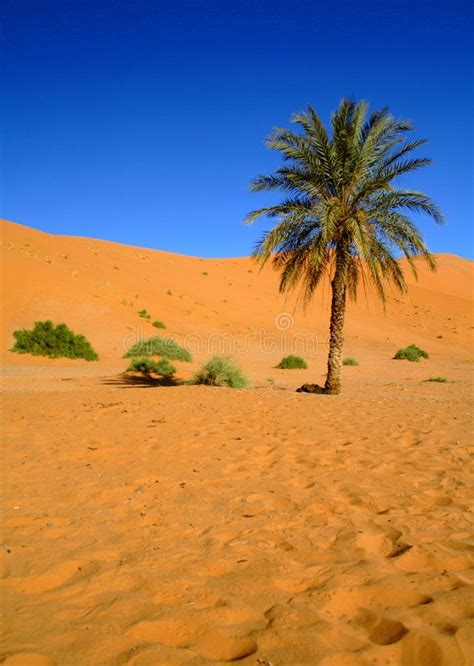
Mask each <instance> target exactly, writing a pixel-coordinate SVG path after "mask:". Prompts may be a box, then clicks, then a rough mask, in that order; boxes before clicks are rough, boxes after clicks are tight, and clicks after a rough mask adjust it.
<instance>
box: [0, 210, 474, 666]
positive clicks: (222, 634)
mask: <svg viewBox="0 0 474 666" xmlns="http://www.w3.org/2000/svg"><path fill="white" fill-rule="evenodd" d="M2 258H3V281H2V299H3V303H4V306H5V307H4V316H3V322H2V350H3V351H2V358H3V361H4V364H3V365H4V367H3V375H4V377H3V382H4V389H3V406H4V409H3V439H4V443H5V455H4V456H3V469H2V481H3V483H2V500H1V508H2V514H1V515H2V529H3V547H2V548H1V549H0V555H1V574H2V580H1V581H0V582H1V586H2V592H1V594H2V606H3V609H4V613H3V615H4V632H3V640H2V644H1V647H0V661H1V660H2V659H3V660H4V661H3V663H4V664H5V665H6V666H14V665H15V664H16V665H17V666H18V665H20V666H35V665H36V666H41V665H43V666H48V665H49V666H54V665H56V666H84V665H86V666H88V665H91V666H102V665H103V666H115V665H121V664H124V665H125V664H126V665H127V666H158V665H159V666H165V665H167V666H171V665H173V666H178V665H181V664H192V665H196V666H197V665H200V664H224V663H229V662H233V661H237V660H239V661H238V663H242V664H253V665H257V664H260V665H267V666H298V665H301V666H303V665H304V666H306V665H308V666H310V665H313V664H314V665H318V666H319V665H321V666H339V665H341V666H346V665H349V666H368V665H376V666H380V665H381V664H384V665H385V664H387V665H392V666H395V665H397V666H398V665H402V666H412V665H413V666H458V665H459V666H471V664H472V663H473V660H474V624H473V617H474V610H473V609H474V593H473V589H474V588H473V585H472V584H473V582H474V573H473V571H474V531H473V520H472V513H471V512H470V507H471V506H472V488H473V487H474V474H473V472H472V470H473V467H472V447H471V442H472V419H471V411H472V372H471V368H472V330H473V328H472V327H473V322H472V263H471V262H468V261H466V260H463V259H460V258H458V257H453V256H448V255H440V256H439V258H438V259H439V266H440V268H439V272H438V275H437V276H432V275H430V274H429V273H427V272H426V271H425V270H424V269H421V271H420V281H419V283H418V284H414V283H413V281H412V280H410V291H409V294H408V295H407V296H406V297H403V298H401V297H399V296H398V295H393V297H392V298H391V299H390V302H389V304H388V309H387V314H384V313H383V311H382V310H381V308H380V306H379V305H378V304H377V303H376V301H375V298H374V295H373V294H370V293H369V294H368V304H367V303H366V302H365V300H364V299H363V298H362V297H361V299H360V302H359V303H358V304H357V305H353V306H351V308H350V312H349V313H348V329H347V330H348V334H347V340H346V351H347V353H348V355H353V356H355V357H356V358H357V359H358V360H359V363H360V365H359V367H354V368H352V367H347V368H344V393H343V395H341V396H337V397H331V396H312V395H304V394H298V393H296V392H295V391H294V389H295V388H296V387H297V386H298V385H299V384H301V383H302V382H305V381H320V380H321V378H322V376H323V373H324V366H325V346H324V344H321V345H320V346H319V347H318V349H317V350H316V352H317V353H316V352H315V353H313V354H308V355H307V358H308V362H309V368H308V370H295V371H284V370H276V369H275V368H274V366H275V364H276V362H277V361H278V360H279V359H280V358H281V356H282V351H283V350H282V347H283V346H284V345H285V344H286V343H289V342H291V340H292V339H293V338H294V337H295V336H297V335H299V334H306V333H314V334H315V335H317V336H318V337H319V338H320V339H321V341H322V342H324V339H325V335H326V328H327V305H328V304H327V300H328V298H327V295H328V294H327V286H326V291H325V292H324V289H322V290H321V292H320V293H319V294H318V295H317V298H316V300H315V303H314V305H313V307H312V308H311V310H310V311H308V312H307V313H306V315H305V316H303V315H302V314H301V312H300V311H295V312H294V311H293V301H289V302H285V300H284V299H283V298H282V297H280V296H278V294H277V279H276V276H275V275H274V274H273V273H272V272H271V271H270V270H269V271H264V272H263V273H262V274H258V272H257V270H256V268H255V265H254V264H253V263H252V262H251V261H250V260H249V259H246V258H242V259H223V260H215V259H197V258H193V257H183V256H179V255H173V254H168V253H164V252H158V251H152V250H143V249H139V248H132V247H127V246H123V245H119V244H114V243H106V242H101V241H93V240H89V239H76V238H66V237H55V236H51V235H48V234H43V233H40V232H37V231H33V230H31V229H28V228H26V227H23V226H20V225H16V224H13V223H8V222H5V223H3V227H2ZM249 271H252V272H249ZM203 273H207V275H204V274H203ZM168 291H171V294H169V293H168ZM130 303H131V304H132V305H130ZM142 308H146V309H147V310H148V312H149V313H150V314H151V315H152V319H160V320H163V321H164V322H165V323H166V325H167V329H166V333H170V334H172V335H173V336H175V337H177V338H178V339H180V340H185V339H186V336H188V338H187V339H188V341H189V340H194V342H196V340H198V339H200V338H199V336H202V339H203V340H204V343H203V346H202V348H200V349H198V353H197V354H196V360H195V362H194V364H193V365H192V366H190V367H187V366H186V365H185V364H181V365H180V366H179V373H180V376H181V377H186V376H189V374H190V372H191V371H192V369H193V368H195V367H196V366H197V365H198V364H199V362H200V360H201V358H203V357H205V356H206V355H207V354H208V351H209V335H210V334H213V333H215V332H218V333H221V334H230V338H229V339H235V341H236V349H235V355H236V357H237V359H238V361H239V363H240V364H241V365H242V367H243V368H244V369H245V371H246V372H247V373H248V375H249V376H250V379H251V380H252V382H253V388H251V389H248V390H242V391H235V390H234V391H232V390H230V389H217V388H206V387H199V386H177V387H160V388H153V387H149V386H147V385H143V386H139V385H134V384H131V383H129V382H128V381H127V380H126V379H125V378H124V377H123V376H122V375H121V374H120V373H121V371H122V370H123V369H124V366H125V361H124V360H123V359H122V358H121V356H122V354H123V349H124V344H125V345H126V344H128V343H129V342H130V339H131V337H130V336H132V337H133V336H139V335H142V334H143V335H152V334H154V333H156V332H157V331H156V329H154V328H153V327H152V326H151V325H150V324H149V323H148V322H146V321H143V320H141V319H140V318H139V317H138V314H137V313H138V311H139V310H140V309H142ZM293 312H294V314H293V320H291V319H288V318H286V319H285V318H283V319H282V318H281V313H288V314H292V313H293ZM279 317H280V318H279ZM46 318H52V319H53V320H55V321H60V320H64V321H65V322H66V323H68V324H69V325H70V326H71V327H72V328H73V329H75V330H77V331H78V332H82V333H85V334H86V335H87V336H88V338H89V339H90V340H91V342H92V344H93V345H94V347H96V349H97V351H98V352H99V353H100V354H101V360H100V361H99V362H97V363H87V362H84V361H67V360H66V361H65V360H56V361H49V360H47V359H43V358H32V357H29V356H26V355H25V356H20V355H15V354H13V353H11V352H8V351H6V350H7V348H8V347H9V346H10V345H11V342H12V338H11V334H12V331H13V330H15V329H16V328H19V327H22V326H30V325H31V324H32V322H33V321H35V320H37V319H46ZM288 322H289V323H290V324H291V325H290V326H289V327H288V328H285V326H286V325H287V324H288ZM279 326H280V328H279ZM140 327H142V328H141V329H140ZM261 330H263V331H264V334H265V335H266V336H268V338H269V341H268V340H267V342H266V343H265V344H267V343H268V345H269V347H268V349H265V350H262V338H261ZM189 334H193V335H194V336H195V337H194V338H191V337H189ZM249 334H251V335H250V336H249ZM232 336H234V338H232ZM438 336H442V337H438ZM226 339H227V338H226ZM411 342H416V343H418V344H420V345H421V346H422V347H424V348H426V349H427V350H428V351H429V352H430V355H431V357H430V359H429V361H425V362H420V363H408V362H402V361H393V360H392V356H393V353H394V351H395V350H396V349H398V347H400V346H402V345H403V346H404V345H406V344H408V343H411ZM246 344H247V345H248V348H246V349H245V353H240V352H242V351H243V350H244V346H245V345H246ZM272 344H274V348H273V347H271V345H272ZM433 375H444V376H446V377H448V378H449V380H451V381H450V382H449V383H446V384H437V383H426V382H424V381H423V380H424V379H427V378H428V377H429V376H433ZM270 377H271V378H272V382H269V381H268V379H269V378H270Z"/></svg>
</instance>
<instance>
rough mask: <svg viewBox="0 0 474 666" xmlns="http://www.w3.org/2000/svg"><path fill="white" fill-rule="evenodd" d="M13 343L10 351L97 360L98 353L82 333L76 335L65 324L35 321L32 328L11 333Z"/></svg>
mask: <svg viewBox="0 0 474 666" xmlns="http://www.w3.org/2000/svg"><path fill="white" fill-rule="evenodd" d="M13 337H14V338H15V344H14V345H13V347H12V348H11V350H10V351H13V352H17V353H18V354H33V355H34V356H48V357H49V358H83V359H85V360H86V361H97V360H98V358H99V357H98V355H97V353H96V352H95V351H94V350H93V349H92V347H91V345H90V343H89V342H88V340H87V339H86V338H85V337H84V336H83V335H76V334H75V333H74V332H73V331H71V329H70V328H68V327H67V326H66V324H57V325H56V326H55V325H54V324H53V322H52V321H50V320H48V321H37V322H35V325H34V328H33V330H31V331H29V330H27V329H21V330H19V331H15V332H14V333H13Z"/></svg>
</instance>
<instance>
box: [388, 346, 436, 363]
mask: <svg viewBox="0 0 474 666" xmlns="http://www.w3.org/2000/svg"><path fill="white" fill-rule="evenodd" d="M429 357H430V356H429V354H428V352H425V351H424V350H423V349H420V347H417V346H416V345H408V347H405V348H403V349H399V350H398V351H397V353H396V354H395V356H394V357H393V358H394V359H396V360H397V361H403V360H405V361H414V362H416V363H418V361H419V360H420V358H429Z"/></svg>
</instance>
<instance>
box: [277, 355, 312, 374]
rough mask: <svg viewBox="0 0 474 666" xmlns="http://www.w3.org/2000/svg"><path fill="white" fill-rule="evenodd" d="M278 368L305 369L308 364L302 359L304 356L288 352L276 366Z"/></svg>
mask: <svg viewBox="0 0 474 666" xmlns="http://www.w3.org/2000/svg"><path fill="white" fill-rule="evenodd" d="M276 367H277V368H279V369H280V370H295V369H297V368H304V369H306V368H307V367H308V364H307V363H306V361H305V360H304V358H301V356H295V355H293V354H290V356H285V357H284V358H282V359H281V361H280V363H279V364H278V365H277V366H276Z"/></svg>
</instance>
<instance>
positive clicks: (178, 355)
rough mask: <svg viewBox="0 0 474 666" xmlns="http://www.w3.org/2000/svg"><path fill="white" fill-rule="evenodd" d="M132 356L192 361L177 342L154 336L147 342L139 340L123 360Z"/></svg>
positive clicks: (189, 355) (186, 351) (185, 350)
mask: <svg viewBox="0 0 474 666" xmlns="http://www.w3.org/2000/svg"><path fill="white" fill-rule="evenodd" d="M134 356H161V357H162V358H167V359H169V360H170V361H186V362H188V363H190V362H191V361H192V357H191V354H190V353H189V352H188V350H187V349H184V347H180V346H179V345H178V343H177V342H175V341H174V340H172V339H171V338H161V337H160V336H159V335H155V336H153V337H151V338H148V340H140V341H139V342H137V343H136V344H135V345H133V347H131V349H129V350H128V352H127V353H126V354H125V356H124V358H131V357H134Z"/></svg>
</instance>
